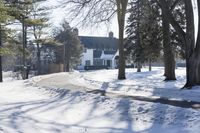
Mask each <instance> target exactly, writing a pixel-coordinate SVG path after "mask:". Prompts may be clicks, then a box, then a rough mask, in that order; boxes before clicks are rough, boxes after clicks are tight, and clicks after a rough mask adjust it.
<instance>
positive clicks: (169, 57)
mask: <svg viewBox="0 0 200 133" xmlns="http://www.w3.org/2000/svg"><path fill="white" fill-rule="evenodd" d="M162 30H163V52H164V65H165V71H164V76H165V77H166V78H165V81H169V80H176V77H175V59H174V58H175V57H174V52H173V48H172V45H171V43H170V23H169V21H168V19H167V17H166V16H165V15H164V14H163V15H162Z"/></svg>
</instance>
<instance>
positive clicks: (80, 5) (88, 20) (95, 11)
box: [62, 0, 128, 79]
mask: <svg viewBox="0 0 200 133" xmlns="http://www.w3.org/2000/svg"><path fill="white" fill-rule="evenodd" d="M62 5H65V7H67V6H69V8H68V11H69V12H68V13H67V14H69V16H71V18H72V20H74V19H75V18H76V20H79V21H78V23H82V24H83V25H88V24H91V25H98V24H99V23H102V22H109V21H110V20H111V19H112V18H113V16H114V15H115V14H116V13H117V18H118V25H119V72H118V79H125V78H126V77H125V57H124V25H125V14H126V8H127V5H128V0H65V2H64V3H62Z"/></svg>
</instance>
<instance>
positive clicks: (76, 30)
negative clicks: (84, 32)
mask: <svg viewBox="0 0 200 133" xmlns="http://www.w3.org/2000/svg"><path fill="white" fill-rule="evenodd" d="M73 32H74V34H75V35H77V36H78V34H79V33H78V28H74V29H73Z"/></svg>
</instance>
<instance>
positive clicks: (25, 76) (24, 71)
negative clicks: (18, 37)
mask: <svg viewBox="0 0 200 133" xmlns="http://www.w3.org/2000/svg"><path fill="white" fill-rule="evenodd" d="M22 34H23V36H22V37H23V44H22V45H23V59H22V61H23V67H22V70H21V71H22V79H23V80H25V79H28V72H29V70H28V67H27V64H26V47H27V26H26V25H25V18H24V17H23V18H22Z"/></svg>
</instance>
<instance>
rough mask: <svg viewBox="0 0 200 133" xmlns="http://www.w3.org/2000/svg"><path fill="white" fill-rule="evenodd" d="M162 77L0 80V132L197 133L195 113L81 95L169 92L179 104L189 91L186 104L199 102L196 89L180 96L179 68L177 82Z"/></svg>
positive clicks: (96, 74)
mask: <svg viewBox="0 0 200 133" xmlns="http://www.w3.org/2000/svg"><path fill="white" fill-rule="evenodd" d="M162 72H163V70H162V68H155V69H154V71H152V72H147V71H146V70H145V71H144V72H142V73H136V72H135V70H133V69H127V71H126V73H127V80H123V81H119V80H116V74H117V70H99V71H90V72H81V73H79V72H72V73H56V74H50V75H44V76H37V77H33V78H31V79H30V80H25V81H22V80H18V81H17V80H6V81H5V82H4V83H0V133H35V132H38V133H94V132H95V133H111V132H114V133H160V132H163V133H199V129H200V111H199V110H194V109H186V108H180V107H174V106H169V105H164V104H159V103H152V102H143V101H136V100H131V99H128V98H113V97H105V96H101V95H99V94H91V93H86V92H85V91H86V90H91V89H99V87H100V88H101V86H103V87H102V89H106V91H107V90H108V91H113V92H116V93H123V94H126V95H140V94H142V93H144V94H143V95H146V96H163V95H164V96H169V94H163V93H167V91H172V93H175V94H172V93H171V96H169V97H171V98H180V99H185V98H187V99H190V97H189V93H192V92H193V93H192V95H194V97H195V98H192V100H197V101H198V100H199V99H198V94H195V93H194V92H196V93H197V92H199V90H198V88H199V87H196V88H195V89H194V90H190V91H185V90H181V91H180V87H182V86H183V85H184V79H185V77H184V69H178V70H177V75H178V80H177V81H174V82H167V83H165V82H163V77H162ZM103 84H104V85H103ZM136 86H137V87H138V88H137V87H136ZM157 88H158V90H159V93H157V92H156V93H153V91H157V90H156V89H157ZM129 89H130V90H129ZM131 89H133V90H134V89H135V90H134V91H131ZM165 89H166V90H165ZM125 90H126V91H125ZM146 90H147V92H146ZM133 92H134V93H135V92H137V93H136V94H133ZM145 92H146V93H145ZM178 92H179V93H182V94H178ZM168 93H170V92H168ZM183 94H184V95H183ZM176 95H177V96H176ZM174 96H175V97H174Z"/></svg>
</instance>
